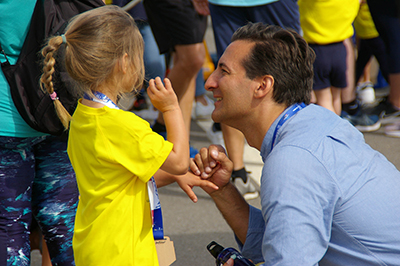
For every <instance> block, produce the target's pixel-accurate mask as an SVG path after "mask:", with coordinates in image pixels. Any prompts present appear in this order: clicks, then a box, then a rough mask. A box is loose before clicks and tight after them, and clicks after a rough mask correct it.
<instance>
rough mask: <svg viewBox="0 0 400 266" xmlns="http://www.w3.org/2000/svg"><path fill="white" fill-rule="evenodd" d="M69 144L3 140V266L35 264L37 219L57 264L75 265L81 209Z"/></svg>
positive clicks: (0, 151) (0, 223) (0, 252)
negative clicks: (74, 243)
mask: <svg viewBox="0 0 400 266" xmlns="http://www.w3.org/2000/svg"><path fill="white" fill-rule="evenodd" d="M66 147H67V142H66V140H62V139H60V138H57V137H54V136H43V137H35V138H14V137H0V266H6V265H7V266H10V265H19V266H20V265H22V266H24V265H30V251H31V249H30V243H29V234H30V225H31V221H32V214H33V216H34V217H35V218H36V220H37V221H38V224H39V226H40V228H41V231H42V233H43V235H44V238H45V240H46V242H47V246H48V249H49V253H50V257H51V261H52V264H53V265H75V263H74V257H73V251H72V235H73V228H74V220H75V212H76V207H77V204H78V189H77V185H76V180H75V174H74V171H73V169H72V166H71V163H70V162H69V158H68V155H67V152H66Z"/></svg>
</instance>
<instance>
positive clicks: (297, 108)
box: [271, 103, 306, 151]
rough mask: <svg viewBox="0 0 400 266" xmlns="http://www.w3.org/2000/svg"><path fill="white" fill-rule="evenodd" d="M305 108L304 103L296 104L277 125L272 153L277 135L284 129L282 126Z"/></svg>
mask: <svg viewBox="0 0 400 266" xmlns="http://www.w3.org/2000/svg"><path fill="white" fill-rule="evenodd" d="M304 107H306V105H305V104H304V103H296V104H294V105H292V106H291V107H289V109H288V110H287V111H286V112H285V114H284V115H283V116H282V117H281V119H280V120H279V122H278V125H276V127H275V131H274V135H273V136H272V142H271V151H272V149H273V148H274V145H275V139H276V135H277V134H278V131H279V129H280V128H281V127H282V125H283V124H284V123H285V122H286V121H287V120H289V118H291V117H292V116H294V115H295V114H297V112H298V111H300V110H301V109H303V108H304Z"/></svg>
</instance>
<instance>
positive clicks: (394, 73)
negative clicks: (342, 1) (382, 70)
mask: <svg viewBox="0 0 400 266" xmlns="http://www.w3.org/2000/svg"><path fill="white" fill-rule="evenodd" d="M367 2H368V6H369V8H370V12H371V16H372V19H373V20H374V23H375V27H376V29H377V30H378V32H379V35H380V37H381V38H382V40H383V41H384V43H385V46H386V50H387V53H388V55H389V56H388V66H389V78H388V79H389V80H388V82H389V84H390V92H389V102H388V103H387V104H384V105H385V106H384V110H380V109H381V108H376V111H377V112H380V114H382V113H383V112H384V115H391V114H392V113H393V114H394V116H395V117H393V118H395V119H397V118H398V117H399V115H398V114H397V113H398V111H399V109H400V82H399V81H400V79H399V78H398V76H399V75H400V50H399V46H400V18H399V15H398V13H397V8H398V6H397V3H396V1H394V0H390V1H385V2H382V1H378V0H368V1H367ZM384 120H385V119H384ZM382 122H384V121H382ZM385 122H386V121H385Z"/></svg>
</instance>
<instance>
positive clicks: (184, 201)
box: [32, 120, 400, 266]
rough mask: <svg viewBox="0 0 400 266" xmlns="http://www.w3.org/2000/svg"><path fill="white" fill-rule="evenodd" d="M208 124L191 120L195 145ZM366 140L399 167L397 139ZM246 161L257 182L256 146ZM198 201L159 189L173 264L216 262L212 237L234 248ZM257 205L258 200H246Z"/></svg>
mask: <svg viewBox="0 0 400 266" xmlns="http://www.w3.org/2000/svg"><path fill="white" fill-rule="evenodd" d="M209 126H211V120H207V121H199V122H194V123H193V125H192V132H191V145H192V146H194V147H195V148H201V147H204V146H208V145H209V144H210V141H209V140H208V138H207V135H206V132H205V129H207V128H208V127H209ZM364 135H365V139H366V141H367V143H368V144H369V145H370V146H371V147H373V148H374V149H377V150H378V151H380V152H382V153H383V154H384V155H385V156H386V157H387V158H388V160H389V161H391V162H392V163H393V164H395V165H396V167H397V168H398V169H400V139H396V138H389V137H385V136H384V134H383V130H382V129H381V130H379V131H377V132H374V133H367V134H364ZM245 162H246V165H247V167H248V168H249V170H251V171H252V172H253V173H252V176H253V177H254V178H255V179H256V180H257V181H258V179H259V171H260V169H261V166H262V164H261V159H260V158H259V153H258V151H256V150H255V149H253V148H251V147H249V146H246V151H245ZM195 191H196V193H197V195H198V197H199V201H198V202H197V203H192V202H191V201H190V200H189V198H188V197H187V196H186V194H185V193H184V192H182V191H181V189H180V188H179V187H178V186H177V185H170V186H167V187H163V188H160V190H159V193H160V198H161V203H162V207H163V216H164V227H165V234H166V235H168V236H170V237H171V240H172V241H174V245H175V249H176V257H177V261H176V262H175V263H174V264H173V266H187V265H196V266H210V265H215V263H214V260H213V258H212V256H211V255H210V254H209V253H208V251H207V250H206V246H207V244H208V243H210V242H211V241H212V240H215V241H217V242H218V243H220V244H221V245H223V246H233V247H236V243H235V241H234V238H233V235H232V233H231V230H230V228H229V227H228V226H227V225H226V223H225V221H224V220H223V218H222V217H221V215H220V214H219V212H218V210H217V209H216V208H215V206H214V203H213V202H212V200H210V198H209V197H208V195H207V194H205V193H204V192H203V191H202V190H201V189H195ZM249 203H250V204H252V205H254V206H259V204H260V203H259V199H255V200H251V201H249ZM39 260H40V254H39V252H38V251H34V253H33V262H32V265H33V266H39V265H40V263H39Z"/></svg>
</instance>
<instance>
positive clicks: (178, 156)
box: [147, 77, 189, 175]
mask: <svg viewBox="0 0 400 266" xmlns="http://www.w3.org/2000/svg"><path fill="white" fill-rule="evenodd" d="M164 83H165V86H164V85H163V83H162V81H161V79H160V78H159V77H157V78H156V79H155V80H154V79H151V80H150V81H149V87H148V89H147V94H148V95H149V97H150V100H151V102H152V104H153V105H154V107H155V108H157V109H158V110H159V111H160V112H162V114H163V117H164V121H165V126H166V128H167V140H168V141H169V142H172V143H173V144H174V146H173V148H172V151H171V153H170V154H169V156H168V157H167V159H166V160H165V162H164V164H163V165H162V166H161V169H162V170H164V171H166V172H168V173H171V174H175V175H182V174H185V173H186V172H187V170H188V169H189V134H188V133H187V130H186V126H185V123H184V120H183V116H182V111H181V109H180V107H179V103H178V98H177V97H176V94H175V92H174V90H173V88H172V85H171V82H170V81H169V79H167V78H165V79H164Z"/></svg>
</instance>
